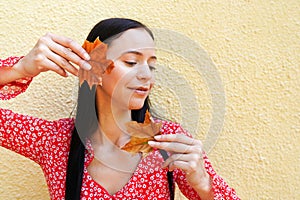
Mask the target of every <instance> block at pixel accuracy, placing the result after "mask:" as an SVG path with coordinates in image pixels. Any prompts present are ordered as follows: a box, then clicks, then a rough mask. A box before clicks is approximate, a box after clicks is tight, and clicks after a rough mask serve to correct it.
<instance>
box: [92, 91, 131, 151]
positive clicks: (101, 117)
mask: <svg viewBox="0 0 300 200" xmlns="http://www.w3.org/2000/svg"><path fill="white" fill-rule="evenodd" d="M98 95H99V94H98ZM98 95H97V98H96V99H97V100H96V103H97V114H98V122H99V124H100V132H102V134H105V136H106V137H107V138H108V139H109V140H110V141H111V142H112V143H113V144H115V145H117V146H119V147H120V146H123V145H124V144H125V143H126V142H127V141H128V140H129V136H128V134H126V126H125V124H126V123H127V122H129V121H131V111H130V110H126V109H124V108H120V107H119V106H118V105H115V106H114V105H113V104H112V103H111V98H109V97H106V98H105V97H103V95H99V96H98Z"/></svg>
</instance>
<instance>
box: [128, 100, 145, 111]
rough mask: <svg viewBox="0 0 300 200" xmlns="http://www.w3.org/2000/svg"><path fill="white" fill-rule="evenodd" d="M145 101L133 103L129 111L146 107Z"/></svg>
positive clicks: (130, 104) (129, 106)
mask: <svg viewBox="0 0 300 200" xmlns="http://www.w3.org/2000/svg"><path fill="white" fill-rule="evenodd" d="M144 103H145V101H131V102H130V103H129V105H128V108H129V110H139V109H141V108H142V107H143V106H144Z"/></svg>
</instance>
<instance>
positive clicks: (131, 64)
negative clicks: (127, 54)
mask: <svg viewBox="0 0 300 200" xmlns="http://www.w3.org/2000/svg"><path fill="white" fill-rule="evenodd" d="M124 62H125V63H126V64H127V65H129V66H133V65H136V62H134V61H124Z"/></svg>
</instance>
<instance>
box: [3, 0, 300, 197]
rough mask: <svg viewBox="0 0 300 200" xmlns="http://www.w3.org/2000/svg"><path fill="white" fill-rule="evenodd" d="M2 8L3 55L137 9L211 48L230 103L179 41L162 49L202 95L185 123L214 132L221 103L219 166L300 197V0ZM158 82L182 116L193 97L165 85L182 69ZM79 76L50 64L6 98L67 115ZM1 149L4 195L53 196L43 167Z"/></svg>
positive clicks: (21, 107) (52, 115)
mask: <svg viewBox="0 0 300 200" xmlns="http://www.w3.org/2000/svg"><path fill="white" fill-rule="evenodd" d="M0 8H1V12H0V18H1V20H0V27H1V29H0V49H1V50H0V57H1V58H5V57H7V56H9V55H24V54H26V53H27V52H28V51H29V50H30V49H31V48H32V47H33V45H34V44H35V42H36V41H37V39H38V38H39V37H40V36H42V35H44V34H45V33H46V32H54V33H57V34H63V35H66V36H69V37H71V38H73V39H75V40H76V41H77V42H79V43H82V42H83V41H84V39H85V37H86V35H87V34H88V32H89V30H90V29H91V28H92V26H93V25H94V24H95V23H97V22H98V21H99V20H101V19H104V18H108V17H129V18H134V19H137V20H140V21H142V22H143V23H145V24H147V25H148V26H150V27H154V28H159V29H166V30H172V31H175V33H180V34H182V35H185V37H187V38H190V40H191V41H194V42H196V44H198V45H199V46H200V47H201V49H202V50H204V51H205V52H207V54H204V55H203V56H202V58H203V59H205V58H207V59H208V60H209V59H211V62H212V63H213V66H214V67H215V71H214V72H215V73H216V74H217V75H218V76H219V77H220V78H221V80H222V84H221V86H222V87H223V89H224V92H225V93H224V94H225V95H223V94H222V91H223V89H222V87H220V88H216V90H215V91H220V92H221V94H220V95H221V96H220V100H218V99H217V100H215V103H216V104H217V105H221V106H222V103H223V100H222V97H225V99H226V104H225V106H223V107H220V108H218V109H217V110H215V111H214V110H213V109H214V106H215V105H214V104H213V103H212V97H213V96H214V95H215V94H213V93H211V91H210V90H209V86H208V84H207V80H206V79H205V78H206V77H205V76H204V75H205V73H204V74H203V73H199V72H197V71H195V69H196V68H195V66H194V67H191V66H190V65H191V62H189V61H187V60H185V59H184V58H182V57H180V56H178V55H176V54H175V53H174V52H175V51H176V46H175V49H173V52H165V51H161V52H159V54H160V55H161V62H162V63H164V66H166V67H167V68H168V67H169V68H170V69H171V71H172V72H176V73H178V74H180V77H182V79H183V80H186V84H188V85H189V88H190V89H191V90H192V91H193V93H194V95H193V97H195V99H196V100H197V102H198V104H197V106H198V109H196V112H195V110H193V112H191V113H192V116H191V119H196V120H197V121H199V124H200V125H197V127H192V126H191V125H189V124H188V125H187V127H186V128H187V129H189V130H194V131H193V134H195V132H197V136H196V137H198V138H200V139H203V140H205V139H207V138H205V137H206V136H205V135H206V133H207V132H208V131H209V127H210V124H211V123H212V122H211V121H212V116H213V112H216V113H218V112H220V114H217V117H220V118H221V121H220V123H221V122H222V120H224V123H223V124H222V123H221V125H222V126H223V128H222V130H221V132H219V133H218V140H217V142H216V143H214V144H210V147H213V148H211V149H210V151H209V157H210V160H211V161H212V163H213V166H214V168H215V169H216V171H217V172H218V174H220V175H221V176H222V177H223V178H224V179H225V180H227V182H228V183H229V184H230V185H231V186H232V187H234V188H235V189H236V191H237V193H238V195H239V196H240V197H241V198H242V199H297V198H299V196H300V192H299V184H300V173H299V165H300V162H299V159H300V157H299V155H300V149H299V144H300V136H299V133H300V119H299V118H300V109H299V108H300V105H299V101H300V98H299V94H300V91H299V79H300V76H299V72H300V70H299V69H300V66H299V64H300V56H299V54H300V39H299V38H300V1H299V0H288V1H279V0H278V1H277V0H274V1H268V0H225V1H223V0H210V1H207V0H182V1H180V0H173V1H171V0H170V1H166V0H151V1H139V0H130V1H127V0H102V1H95V0H94V1H86V0H77V1H71V0H69V1H58V0H57V1H41V0H30V1H24V0H23V1H22V0H15V1H4V0H1V1H0ZM162 41H165V42H166V41H168V38H163V39H162ZM172 42H178V43H180V42H181V41H180V40H179V41H172ZM159 81H160V84H158V87H157V89H156V90H157V94H158V95H154V96H153V101H156V102H162V103H161V104H162V105H169V106H170V108H169V109H168V108H167V106H165V107H164V109H165V110H164V113H165V114H166V115H167V117H168V118H171V119H175V120H178V121H182V120H183V116H182V115H181V112H180V111H179V110H180V109H179V106H180V105H182V104H184V103H186V102H188V101H190V99H189V98H188V97H187V96H184V94H185V93H184V91H180V89H177V90H176V91H175V93H176V94H174V91H173V90H171V89H169V90H168V89H166V88H165V90H166V92H161V91H162V89H164V84H166V85H174V83H176V84H180V83H178V82H176V76H175V77H174V76H173V77H170V78H169V79H167V80H164V81H162V80H159ZM75 82H76V80H75V79H74V78H72V77H71V78H68V79H63V78H60V77H59V76H56V75H54V74H53V73H44V74H43V75H41V76H39V77H37V78H36V79H35V80H34V82H33V83H32V85H31V86H30V88H29V89H28V91H27V92H26V94H25V95H24V94H23V95H21V96H19V97H18V98H16V99H14V100H11V101H7V102H1V103H0V105H1V106H2V107H6V108H10V109H13V110H14V111H17V112H20V113H27V114H29V115H34V116H39V117H44V118H47V119H57V118H61V117H68V116H69V113H70V111H71V110H72V108H73V106H74V88H75ZM160 96H161V97H160ZM214 97H215V96H214ZM156 105H158V106H159V104H156ZM223 108H225V110H226V113H225V117H224V119H223V118H222V109H223ZM186 109H187V110H188V108H186ZM220 123H219V125H220ZM195 128H196V129H195ZM213 145H214V146H213ZM0 155H1V156H0V199H1V200H2V199H3V200H6V199H32V200H35V199H36V200H42V199H49V197H48V191H47V187H46V184H45V180H44V177H43V174H42V171H41V169H40V168H39V166H37V165H36V164H35V163H33V162H32V161H30V160H27V159H25V158H23V157H21V156H19V155H17V154H15V153H13V152H10V151H8V150H6V149H4V148H0ZM177 199H183V197H181V196H179V195H178V196H177Z"/></svg>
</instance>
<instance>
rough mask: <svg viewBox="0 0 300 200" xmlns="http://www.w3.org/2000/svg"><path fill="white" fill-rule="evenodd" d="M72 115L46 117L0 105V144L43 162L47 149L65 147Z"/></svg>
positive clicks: (37, 161) (71, 126)
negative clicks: (49, 119) (68, 116)
mask: <svg viewBox="0 0 300 200" xmlns="http://www.w3.org/2000/svg"><path fill="white" fill-rule="evenodd" d="M73 121H74V120H73V119H68V118H66V119H60V120H57V121H47V120H44V119H40V118H35V117H31V116H27V115H22V114H17V113H14V112H12V111H11V110H8V109H1V108H0V146H2V147H4V148H7V149H9V150H12V151H14V152H16V153H18V154H20V155H23V156H25V157H27V158H29V159H31V160H33V161H34V162H36V163H38V164H40V165H41V164H42V163H43V161H44V160H45V159H47V158H46V156H47V155H50V153H49V152H51V151H57V149H59V148H58V146H62V147H60V148H66V147H64V145H65V144H66V143H67V141H68V140H69V138H70V135H71V132H72V129H73V124H74V123H73Z"/></svg>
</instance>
